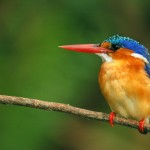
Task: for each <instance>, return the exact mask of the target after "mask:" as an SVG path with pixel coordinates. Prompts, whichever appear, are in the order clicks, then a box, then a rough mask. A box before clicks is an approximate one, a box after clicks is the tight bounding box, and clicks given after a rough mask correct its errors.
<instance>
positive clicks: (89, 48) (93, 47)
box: [59, 44, 113, 53]
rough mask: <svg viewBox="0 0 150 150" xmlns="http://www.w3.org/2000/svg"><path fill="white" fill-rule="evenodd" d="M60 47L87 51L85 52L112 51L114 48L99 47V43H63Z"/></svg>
mask: <svg viewBox="0 0 150 150" xmlns="http://www.w3.org/2000/svg"><path fill="white" fill-rule="evenodd" d="M59 47H60V48H64V49H67V50H72V51H77V52H85V53H110V52H113V51H112V50H109V49H106V48H104V47H99V46H98V44H76V45H62V46H59Z"/></svg>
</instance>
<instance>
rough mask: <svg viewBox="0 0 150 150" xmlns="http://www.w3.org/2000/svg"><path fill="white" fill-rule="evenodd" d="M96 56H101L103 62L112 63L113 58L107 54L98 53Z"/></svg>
mask: <svg viewBox="0 0 150 150" xmlns="http://www.w3.org/2000/svg"><path fill="white" fill-rule="evenodd" d="M96 55H98V56H100V57H101V58H102V61H103V62H105V61H106V62H112V60H113V59H112V58H111V57H110V56H108V55H107V54H105V53H96Z"/></svg>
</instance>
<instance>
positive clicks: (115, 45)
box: [110, 44, 122, 51]
mask: <svg viewBox="0 0 150 150" xmlns="http://www.w3.org/2000/svg"><path fill="white" fill-rule="evenodd" d="M121 47H122V46H121V45H119V44H111V47H110V49H111V50H114V51H116V50H118V49H120V48H121Z"/></svg>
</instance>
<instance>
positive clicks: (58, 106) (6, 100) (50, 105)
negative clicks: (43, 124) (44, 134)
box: [0, 95, 150, 132]
mask: <svg viewBox="0 0 150 150" xmlns="http://www.w3.org/2000/svg"><path fill="white" fill-rule="evenodd" d="M0 103H2V104H11V105H19V106H26V107H30V108H37V109H43V110H48V111H59V112H64V113H68V114H72V115H76V116H79V117H83V118H87V119H92V120H98V121H105V122H108V121H109V114H106V113H103V112H96V111H91V110H86V109H82V108H77V107H73V106H70V105H69V104H62V103H55V102H47V101H42V100H37V99H30V98H23V97H15V96H6V95H0ZM114 123H115V124H119V125H123V126H127V127H131V128H136V129H137V128H138V122H137V121H135V120H129V119H125V118H121V117H115V119H114ZM145 130H146V131H147V132H150V124H145Z"/></svg>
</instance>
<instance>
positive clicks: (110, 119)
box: [109, 112, 116, 127]
mask: <svg viewBox="0 0 150 150" xmlns="http://www.w3.org/2000/svg"><path fill="white" fill-rule="evenodd" d="M115 116H116V113H115V112H111V113H110V114H109V123H110V125H111V126H112V127H114V118H115Z"/></svg>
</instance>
